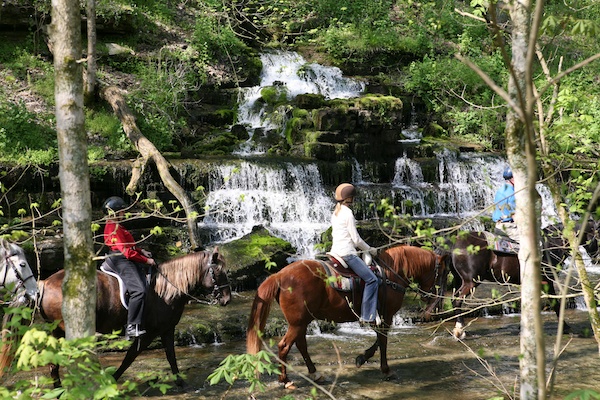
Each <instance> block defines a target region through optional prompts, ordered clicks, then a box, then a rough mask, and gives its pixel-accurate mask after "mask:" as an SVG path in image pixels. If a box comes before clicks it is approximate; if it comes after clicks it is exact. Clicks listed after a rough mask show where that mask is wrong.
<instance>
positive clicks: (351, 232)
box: [331, 183, 380, 325]
mask: <svg viewBox="0 0 600 400" xmlns="http://www.w3.org/2000/svg"><path fill="white" fill-rule="evenodd" d="M355 196H356V189H355V188H354V186H353V185H351V184H349V183H342V184H341V185H339V186H338V187H337V188H336V190H335V200H336V201H337V204H336V206H335V210H334V212H333V215H332V216H331V234H332V236H333V243H332V246H331V253H333V254H336V255H337V256H340V257H342V259H343V260H344V261H345V262H346V264H348V267H350V268H351V269H352V270H353V271H354V272H355V273H356V274H357V275H358V276H360V277H361V279H363V280H364V281H365V290H364V292H363V298H362V307H361V317H360V321H361V322H365V323H376V324H377V325H378V324H379V323H380V319H379V315H378V314H377V292H378V284H379V283H378V280H377V276H376V275H375V274H374V273H373V271H371V269H369V267H368V266H367V265H366V264H365V262H364V261H363V260H362V259H361V258H360V257H359V256H358V252H357V251H356V248H359V249H360V250H362V251H364V252H369V253H370V254H372V255H376V254H377V249H375V248H373V247H371V246H369V245H368V244H367V243H366V242H365V241H364V240H363V239H362V238H361V237H360V235H359V233H358V231H357V230H356V220H355V218H354V213H353V212H352V209H351V208H350V207H351V206H352V202H353V200H354V197H355Z"/></svg>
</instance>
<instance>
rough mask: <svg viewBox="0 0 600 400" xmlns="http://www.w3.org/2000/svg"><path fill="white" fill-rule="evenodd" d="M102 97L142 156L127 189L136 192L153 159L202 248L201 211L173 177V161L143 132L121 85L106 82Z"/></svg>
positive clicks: (192, 237)
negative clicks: (196, 208)
mask: <svg viewBox="0 0 600 400" xmlns="http://www.w3.org/2000/svg"><path fill="white" fill-rule="evenodd" d="M100 96H101V97H102V98H103V99H104V100H106V101H107V102H108V103H109V104H110V105H111V106H112V108H113V111H114V112H115V115H116V116H117V117H118V118H119V120H120V121H121V124H122V125H123V131H124V132H125V134H126V135H127V137H128V138H129V140H131V143H133V144H134V146H135V147H136V149H137V150H138V151H139V152H140V158H138V159H137V160H136V161H135V162H134V163H133V166H132V171H131V180H130V181H129V184H128V185H127V189H126V191H127V193H128V194H130V195H132V194H134V193H135V190H136V188H137V186H138V182H139V179H140V177H141V176H142V174H143V172H144V169H145V167H146V165H147V164H148V162H149V161H153V162H154V164H155V165H156V168H157V170H158V173H159V175H160V177H161V179H162V182H163V184H164V185H165V187H166V188H167V189H168V190H169V191H170V192H171V193H172V194H173V195H174V196H175V198H177V200H178V201H179V203H180V204H181V206H182V207H183V210H184V211H185V215H186V220H187V226H188V232H189V236H190V243H191V246H192V248H193V249H195V248H198V247H200V245H201V243H200V240H199V238H198V234H197V230H196V219H197V216H198V214H197V212H196V210H195V209H194V206H193V204H192V202H191V200H190V199H189V198H188V196H187V193H186V192H185V190H183V188H182V187H181V186H180V185H179V184H178V183H177V181H176V180H175V179H173V176H172V175H171V172H170V171H169V167H170V164H169V162H168V161H167V160H166V159H165V158H164V157H163V155H162V154H161V153H160V151H158V149H157V148H156V147H155V146H154V144H153V143H152V142H151V141H150V140H148V138H146V137H145V136H144V135H143V134H142V132H141V131H140V129H139V128H138V126H137V124H136V123H135V117H134V115H133V113H132V112H131V110H130V109H129V107H128V106H127V102H126V101H125V98H124V97H123V95H122V94H121V91H120V90H119V89H118V88H116V87H114V86H104V85H102V86H101V87H100Z"/></svg>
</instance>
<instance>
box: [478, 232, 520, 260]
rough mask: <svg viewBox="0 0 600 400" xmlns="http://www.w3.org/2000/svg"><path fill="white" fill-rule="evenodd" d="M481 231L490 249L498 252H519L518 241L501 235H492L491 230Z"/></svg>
mask: <svg viewBox="0 0 600 400" xmlns="http://www.w3.org/2000/svg"><path fill="white" fill-rule="evenodd" d="M483 233H484V234H485V239H486V240H487V242H488V246H490V248H491V249H492V250H494V251H498V252H500V253H510V254H518V253H519V243H517V242H515V241H513V240H510V239H506V238H504V237H502V236H497V235H494V234H493V233H492V232H487V231H485V232H483Z"/></svg>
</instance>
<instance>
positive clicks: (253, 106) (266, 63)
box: [237, 51, 365, 155]
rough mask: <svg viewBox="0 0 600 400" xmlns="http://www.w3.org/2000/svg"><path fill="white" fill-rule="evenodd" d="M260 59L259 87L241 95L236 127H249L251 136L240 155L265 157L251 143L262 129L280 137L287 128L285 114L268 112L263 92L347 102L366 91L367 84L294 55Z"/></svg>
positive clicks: (276, 54) (286, 53) (244, 90)
mask: <svg viewBox="0 0 600 400" xmlns="http://www.w3.org/2000/svg"><path fill="white" fill-rule="evenodd" d="M260 59H261V61H262V64H263V69H262V72H261V75H260V84H259V85H258V86H254V87H250V88H242V89H240V91H239V97H238V118H237V123H238V124H241V125H244V126H246V128H247V129H248V131H249V133H250V136H251V137H250V139H249V140H248V141H247V142H246V143H245V144H244V145H243V146H242V148H240V150H239V151H237V154H240V155H250V154H262V153H264V151H265V149H264V148H262V147H261V146H255V145H253V141H252V136H253V135H254V134H255V133H256V132H258V130H259V128H260V130H261V131H263V132H268V131H276V132H279V133H280V134H282V133H283V130H284V128H285V122H286V120H285V118H283V119H282V117H283V116H282V114H284V113H282V112H281V110H275V111H273V112H269V107H268V105H267V104H265V103H264V102H262V101H260V100H261V90H262V89H263V88H265V87H268V86H279V87H282V88H283V89H285V92H286V95H287V99H288V100H292V99H293V98H295V97H296V96H298V95H299V94H307V93H311V94H321V95H323V96H324V97H325V98H326V99H346V98H351V97H357V96H359V95H360V93H362V92H363V91H364V90H365V84H364V82H360V81H357V80H354V79H350V78H346V77H344V76H342V71H341V70H340V69H339V68H337V67H327V66H323V65H319V64H316V63H307V62H306V60H305V59H304V58H303V57H302V56H301V55H299V54H298V53H295V52H290V51H276V52H272V53H263V54H261V56H260Z"/></svg>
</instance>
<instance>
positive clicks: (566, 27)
mask: <svg viewBox="0 0 600 400" xmlns="http://www.w3.org/2000/svg"><path fill="white" fill-rule="evenodd" d="M14 3H16V4H17V5H19V6H23V7H25V6H30V7H33V9H34V15H35V18H33V19H31V21H30V26H29V31H28V33H26V34H25V33H24V34H23V35H22V36H20V37H19V39H18V40H6V41H2V42H1V43H0V64H1V65H2V74H1V75H0V79H1V80H2V82H3V85H1V86H0V92H2V93H1V94H2V96H0V98H1V99H2V100H0V121H2V122H3V123H2V124H0V126H1V128H0V137H1V138H2V141H1V142H2V143H3V146H1V147H0V158H1V159H4V160H12V161H18V162H21V163H37V164H48V163H50V162H52V161H55V160H56V158H57V155H56V143H55V141H54V140H53V136H54V135H53V129H54V128H53V118H54V117H53V109H52V106H53V67H52V60H51V54H50V52H49V51H48V49H47V47H46V45H45V40H46V38H45V36H44V33H43V32H44V26H45V24H47V23H48V22H49V16H48V15H49V14H48V12H49V9H50V8H49V7H50V4H49V1H48V0H46V1H35V2H31V1H24V0H15V1H14ZM546 3H547V4H546V7H545V15H544V23H543V25H542V27H541V40H540V44H541V46H540V51H541V53H542V54H543V55H544V57H545V59H546V61H547V63H548V66H549V68H550V70H551V72H552V73H553V74H556V73H557V72H558V71H559V68H560V70H565V69H567V68H569V67H571V66H573V65H574V64H576V63H577V62H580V61H581V60H583V59H585V58H586V57H589V56H590V55H592V54H595V53H598V52H600V44H599V42H598V41H597V40H590V38H593V37H595V35H596V34H597V33H598V32H599V31H600V28H599V27H600V4H599V3H598V2H596V1H593V0H576V1H570V2H562V1H556V0H555V1H548V2H546ZM82 6H83V3H82ZM83 12H84V11H83V8H82V13H83ZM97 16H98V20H99V22H100V25H102V24H105V25H109V26H112V27H114V32H112V33H107V32H105V31H102V32H101V33H100V34H99V36H98V42H99V43H98V48H99V49H100V51H99V57H98V66H99V79H100V80H102V81H107V82H120V83H121V84H122V81H124V80H125V81H131V82H130V83H129V84H128V85H127V90H128V95H129V99H130V106H131V108H132V109H133V110H134V111H135V113H136V115H137V122H138V124H139V126H140V129H141V130H142V131H143V132H144V134H145V135H146V136H147V137H148V138H149V139H150V140H152V141H153V142H154V143H155V145H156V146H157V147H158V148H159V149H160V150H162V151H172V152H177V151H178V150H179V143H180V140H179V139H180V137H181V135H183V134H186V133H187V132H190V131H194V130H196V129H197V127H195V126H193V122H192V121H191V120H190V118H189V114H190V109H191V107H193V106H195V105H197V103H198V100H197V99H196V98H194V92H196V91H198V90H203V89H206V88H209V87H235V86H236V85H243V84H244V82H243V81H241V78H240V77H241V76H242V75H243V73H244V71H245V70H250V69H251V68H250V65H252V67H255V65H254V64H255V63H256V54H257V52H258V51H260V50H262V49H265V48H290V49H294V50H300V51H302V50H304V51H309V52H310V53H311V54H313V55H314V54H318V56H317V58H318V60H320V61H322V62H325V63H328V64H331V65H336V66H339V67H341V68H342V70H344V71H348V72H351V73H354V74H356V75H368V76H369V77H370V78H371V79H377V80H379V81H381V82H384V83H385V84H387V85H388V86H389V87H394V88H397V90H398V92H400V93H403V94H407V95H410V96H416V97H418V98H420V99H421V100H422V101H423V102H424V103H425V105H426V107H427V112H428V113H429V114H430V115H431V120H432V122H435V123H436V124H437V125H439V126H441V127H443V130H444V134H445V135H447V136H448V137H451V138H454V139H458V140H464V141H471V142H477V143H481V144H483V146H484V148H486V149H488V150H499V151H502V150H503V146H504V124H503V122H504V115H505V112H506V108H505V103H504V101H503V100H502V99H500V98H498V97H497V96H496V95H495V94H494V92H493V91H492V90H491V89H490V88H489V87H487V85H486V84H485V83H484V82H483V81H482V80H481V79H480V78H479V77H478V76H477V74H476V73H475V72H473V71H472V70H471V69H470V68H468V67H467V66H466V65H465V64H463V63H462V62H461V61H459V60H458V59H457V58H456V57H455V54H456V53H460V54H462V55H463V56H465V57H467V58H469V59H470V60H471V61H473V62H474V63H476V64H477V65H478V66H479V67H480V68H481V69H482V70H483V71H484V72H485V73H487V74H488V75H489V76H490V77H491V78H492V79H493V80H494V81H495V82H497V83H498V84H499V85H500V86H502V87H506V83H507V79H508V73H507V69H506V67H505V65H504V63H503V60H502V57H501V55H500V48H499V47H498V43H499V41H503V42H504V43H506V44H509V43H510V40H508V39H509V35H510V29H511V27H510V23H509V18H508V16H507V14H506V12H505V11H502V10H501V9H499V18H500V24H501V27H502V29H503V30H502V31H501V36H502V37H497V38H496V39H497V40H494V35H493V32H491V29H490V28H489V25H486V23H485V18H486V17H489V16H488V15H487V14H486V11H485V7H484V2H482V1H480V0H473V1H471V2H467V1H460V0H435V1H420V2H419V1H394V0H380V1H372V0H350V1H340V0H323V1H318V2H314V1H306V0H300V1H290V0H276V1H261V0H244V1H236V2H232V1H223V2H221V1H215V0H193V1H188V2H186V3H185V5H183V6H179V5H178V4H177V3H174V2H163V1H158V0H133V1H131V0H99V1H98V2H97ZM119 27H123V29H124V32H125V33H124V32H120V31H119ZM131 32H133V33H131ZM114 44H116V45H118V46H119V48H120V49H122V51H121V53H120V54H117V55H114V54H112V55H109V53H110V50H109V47H110V46H113V47H114ZM307 49H308V50H307ZM599 70H600V69H599V68H598V67H597V65H594V64H591V65H590V66H588V67H587V68H584V69H581V70H579V71H577V72H576V73H574V74H571V75H569V76H567V77H565V78H563V79H562V81H561V82H560V91H559V96H558V102H557V104H556V106H555V111H554V113H555V118H554V120H553V123H552V125H551V126H549V127H548V128H547V129H548V131H547V132H546V134H547V135H548V138H549V139H550V140H551V141H552V143H553V145H552V146H551V148H552V149H554V150H556V152H555V153H556V154H557V155H560V156H561V157H564V156H565V155H569V156H570V157H571V156H572V157H594V156H595V155H596V154H598V151H599V149H598V143H600V118H598V117H599V116H600V115H599V114H600V104H599V103H600V100H599V99H600V96H599V94H600V93H599V92H600V85H598V80H599V79H600V76H599V74H598V71H599ZM215 71H218V72H215ZM546 79H547V78H546V76H544V74H543V73H542V70H541V68H540V67H538V73H536V75H535V80H536V83H537V84H538V86H542V85H545V84H546V83H547V81H546ZM23 91H26V93H27V94H28V95H29V97H30V98H27V97H26V98H24V97H23V96H19V95H15V93H22V92H23ZM31 98H33V99H34V102H38V103H41V104H44V105H45V107H41V108H40V107H38V109H36V108H32V107H31V106H30V103H31V102H32V100H31ZM86 129H87V130H88V137H89V138H90V159H91V161H94V160H97V159H102V158H105V157H115V156H118V155H119V154H129V153H132V152H133V150H134V149H133V147H132V146H131V144H130V143H129V142H128V141H127V140H126V138H125V136H124V135H123V132H122V129H121V127H120V124H119V121H118V120H117V119H116V117H114V116H113V115H112V113H111V110H110V109H108V108H107V107H106V106H105V105H102V104H101V103H96V104H92V105H90V106H89V107H88V109H87V111H86ZM25 131H26V132H27V135H24V134H23V132H25Z"/></svg>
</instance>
